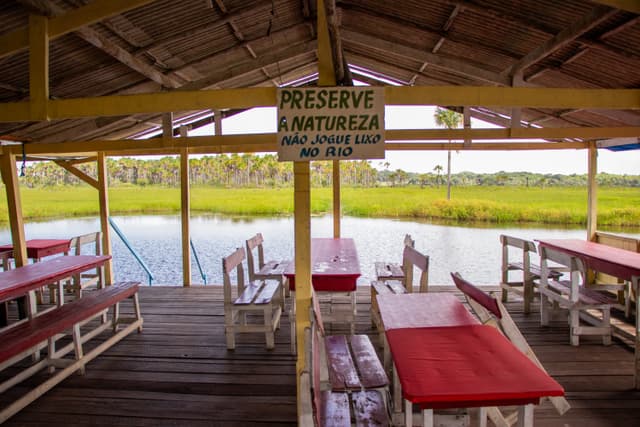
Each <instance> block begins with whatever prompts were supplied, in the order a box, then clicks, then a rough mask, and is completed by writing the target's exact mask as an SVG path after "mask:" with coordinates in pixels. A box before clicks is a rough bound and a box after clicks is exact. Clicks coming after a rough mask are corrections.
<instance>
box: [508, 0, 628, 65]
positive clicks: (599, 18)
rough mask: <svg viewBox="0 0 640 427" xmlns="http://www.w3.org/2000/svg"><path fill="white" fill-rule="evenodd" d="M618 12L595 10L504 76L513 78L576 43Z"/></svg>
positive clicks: (607, 9) (530, 53)
mask: <svg viewBox="0 0 640 427" xmlns="http://www.w3.org/2000/svg"><path fill="white" fill-rule="evenodd" d="M616 13H617V11H616V10H611V9H610V8H608V7H604V6H599V7H596V8H594V9H593V10H592V11H591V12H589V13H588V14H587V15H585V16H584V17H582V18H581V19H579V20H577V21H576V22H574V23H573V24H572V25H570V26H569V27H567V28H565V29H564V30H562V31H561V32H559V33H558V34H557V35H556V36H554V37H553V38H551V39H550V40H548V41H547V42H545V43H544V44H542V45H541V46H539V47H538V48H537V49H534V50H533V51H531V52H529V53H528V54H527V55H525V56H524V57H523V58H522V59H521V60H519V61H518V62H516V63H515V64H513V65H512V66H511V67H510V68H509V69H508V70H506V71H505V73H504V74H506V75H510V76H513V75H515V74H517V73H518V72H520V71H522V70H524V69H525V68H527V67H529V66H531V65H533V64H535V63H536V62H538V61H540V60H541V59H544V58H546V57H547V56H549V55H550V54H552V53H553V52H555V51H556V50H558V49H560V48H562V47H564V46H566V45H567V44H569V43H571V42H573V41H575V40H576V39H577V38H578V37H580V36H581V35H583V34H584V33H586V32H587V31H589V30H591V29H592V28H593V27H595V26H596V25H598V24H600V23H601V22H603V21H605V20H607V19H609V18H610V17H611V16H612V15H614V14H616Z"/></svg>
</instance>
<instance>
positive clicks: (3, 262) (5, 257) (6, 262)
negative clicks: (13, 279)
mask: <svg viewBox="0 0 640 427" xmlns="http://www.w3.org/2000/svg"><path fill="white" fill-rule="evenodd" d="M9 255H10V252H2V253H0V267H2V271H7V270H10V269H11V261H10V258H11V257H10V256H9Z"/></svg>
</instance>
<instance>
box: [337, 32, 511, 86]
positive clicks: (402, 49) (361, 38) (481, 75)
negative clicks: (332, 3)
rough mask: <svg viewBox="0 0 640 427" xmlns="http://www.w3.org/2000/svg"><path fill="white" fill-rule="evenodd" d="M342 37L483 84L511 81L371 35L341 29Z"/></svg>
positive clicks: (508, 82)
mask: <svg viewBox="0 0 640 427" xmlns="http://www.w3.org/2000/svg"><path fill="white" fill-rule="evenodd" d="M342 37H343V39H344V40H345V41H348V42H349V43H354V44H357V45H360V46H362V47H364V48H366V49H370V50H373V49H376V50H379V51H382V52H384V53H385V55H400V56H404V57H407V58H410V59H413V60H414V61H420V62H422V63H425V62H428V63H429V65H431V66H433V67H436V68H440V69H443V70H446V71H450V72H454V73H457V74H461V75H463V76H467V77H470V78H472V79H474V80H479V81H482V82H485V83H490V84H494V85H500V86H509V85H510V83H511V79H509V78H507V77H506V76H501V75H499V74H498V73H494V72H492V71H489V70H485V69H483V68H479V67H476V66H474V65H471V64H469V63H468V62H466V61H463V60H458V59H451V58H445V57H442V56H440V55H435V54H433V53H430V52H424V51H422V50H419V49H414V48H411V47H408V46H405V45H402V44H400V43H393V42H390V41H387V40H384V39H381V38H379V37H375V36H372V35H366V34H361V33H357V32H355V31H351V30H344V29H343V30H342Z"/></svg>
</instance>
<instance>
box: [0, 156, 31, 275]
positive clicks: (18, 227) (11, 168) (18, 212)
mask: <svg viewBox="0 0 640 427" xmlns="http://www.w3.org/2000/svg"><path fill="white" fill-rule="evenodd" d="M0 160H1V163H0V171H1V172H2V181H3V182H4V188H5V191H6V192H7V211H8V214H9V225H10V227H11V243H12V244H13V257H14V259H15V263H16V267H21V266H23V265H25V264H26V263H27V245H26V243H25V237H24V222H23V220H22V201H21V199H20V187H19V185H18V170H17V168H16V156H14V155H13V154H9V153H6V154H4V155H2V156H0Z"/></svg>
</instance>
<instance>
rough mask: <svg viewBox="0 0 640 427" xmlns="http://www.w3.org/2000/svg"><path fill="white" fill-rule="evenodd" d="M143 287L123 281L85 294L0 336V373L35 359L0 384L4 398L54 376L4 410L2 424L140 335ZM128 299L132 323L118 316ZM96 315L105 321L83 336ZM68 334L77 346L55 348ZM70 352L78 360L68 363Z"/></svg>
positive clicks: (68, 345)
mask: <svg viewBox="0 0 640 427" xmlns="http://www.w3.org/2000/svg"><path fill="white" fill-rule="evenodd" d="M139 285H140V284H139V283H138V282H122V283H116V284H114V285H112V286H108V287H106V288H103V289H98V290H95V291H91V292H87V293H86V294H84V295H83V297H82V298H80V299H77V300H74V301H72V302H70V303H67V304H64V305H62V306H60V307H56V308H54V309H52V310H49V311H46V312H43V313H42V314H40V315H38V316H35V317H33V318H31V319H27V320H24V321H22V322H20V323H18V324H16V325H14V326H10V327H8V328H6V329H4V330H2V331H0V342H1V343H2V346H1V347H0V371H1V370H4V369H6V368H8V367H10V366H13V365H14V364H16V363H17V362H20V361H22V360H23V359H25V358H29V357H30V358H31V359H32V363H31V364H30V365H29V366H27V367H26V368H24V369H22V370H20V371H19V372H18V373H17V374H16V375H14V376H13V377H11V378H9V379H7V380H6V381H4V382H3V383H1V384H0V393H3V392H5V391H6V390H8V389H9V388H11V387H13V386H14V385H16V384H18V383H20V382H21V381H23V380H25V379H27V378H29V377H30V376H32V375H34V374H36V373H37V372H39V371H40V370H42V369H44V368H48V369H49V372H50V373H51V374H52V375H51V376H50V377H49V378H48V379H47V380H46V381H45V382H44V383H42V384H40V385H38V386H37V387H36V388H34V389H33V390H31V391H29V392H27V393H26V394H25V395H23V396H21V397H20V398H19V399H17V400H16V401H14V402H13V403H11V404H10V405H8V406H6V407H5V408H2V410H1V411H0V423H2V422H4V421H5V420H7V419H8V418H9V417H11V416H13V415H14V414H16V413H17V412H18V411H20V410H21V409H22V408H24V407H25V406H27V405H28V404H29V403H31V402H33V401H34V400H35V399H37V398H38V397H39V396H41V395H42V394H44V393H45V392H47V391H48V390H50V389H51V388H53V387H54V386H55V385H56V384H58V383H60V382H61V381H62V380H64V379H65V378H67V377H68V376H70V375H71V374H73V373H74V372H76V371H78V372H79V373H80V374H83V373H84V367H85V365H86V364H87V363H89V362H90V361H91V360H93V359H94V358H95V357H97V356H98V355H100V354H101V353H102V352H104V351H105V350H106V349H108V348H109V347H111V346H112V345H114V344H115V343H117V342H118V341H120V340H121V339H122V338H124V337H125V336H127V335H128V334H130V333H131V332H133V330H135V329H138V331H142V316H141V313H140V305H139V301H138V288H139ZM127 298H132V299H133V306H134V317H132V318H131V317H127V318H123V317H121V316H120V310H119V303H120V302H121V301H123V300H125V299H127ZM110 308H111V309H112V315H111V319H110V321H109V322H107V321H106V319H107V317H106V312H107V310H108V309H110ZM97 316H101V321H99V323H98V326H96V327H94V328H92V329H91V330H89V331H86V330H85V331H81V326H83V325H84V324H86V323H87V322H88V321H89V320H91V319H93V318H95V317H97ZM121 323H129V324H128V326H126V327H125V328H123V329H120V330H118V327H119V325H120V324H121ZM108 328H112V329H113V332H114V334H113V335H112V336H110V337H109V338H108V339H106V340H105V341H104V342H102V343H101V344H100V345H98V346H97V347H95V348H93V349H92V350H91V351H89V352H88V353H86V354H85V353H84V351H83V344H84V343H85V342H87V341H89V340H90V339H91V338H93V337H95V336H96V335H98V334H100V333H101V332H103V331H104V330H106V329H108ZM83 329H87V328H83ZM68 330H71V335H72V337H73V342H71V343H70V344H67V345H66V346H64V347H62V348H59V349H57V348H56V341H57V340H58V339H59V338H61V337H62V336H64V334H63V333H64V332H65V331H68ZM83 332H84V333H83ZM44 347H46V348H47V354H46V357H45V358H42V359H41V358H40V356H39V352H40V350H41V349H42V348H44ZM71 352H73V353H74V358H73V359H69V358H66V359H65V358H64V356H66V355H67V354H69V353H71Z"/></svg>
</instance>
